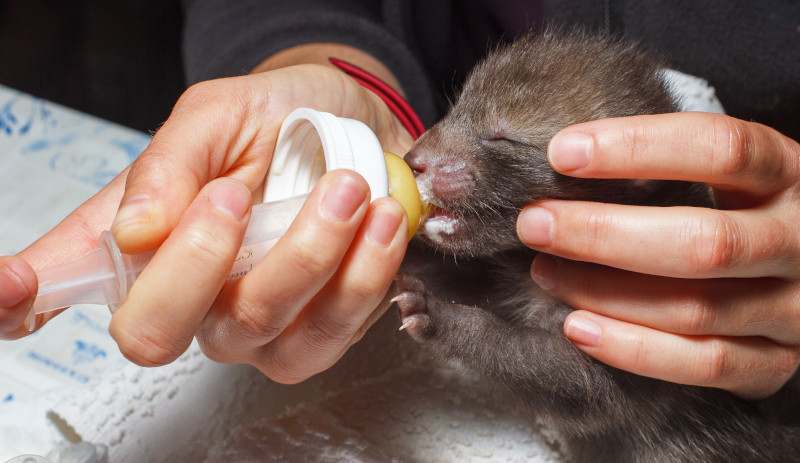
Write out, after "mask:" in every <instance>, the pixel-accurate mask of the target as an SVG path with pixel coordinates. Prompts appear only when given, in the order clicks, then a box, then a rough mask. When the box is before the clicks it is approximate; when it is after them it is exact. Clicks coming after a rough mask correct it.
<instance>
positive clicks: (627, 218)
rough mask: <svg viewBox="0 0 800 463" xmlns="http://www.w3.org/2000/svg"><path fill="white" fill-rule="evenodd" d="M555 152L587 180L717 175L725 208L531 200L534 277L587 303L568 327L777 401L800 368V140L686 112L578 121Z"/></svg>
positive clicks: (635, 357) (649, 365)
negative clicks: (799, 225)
mask: <svg viewBox="0 0 800 463" xmlns="http://www.w3.org/2000/svg"><path fill="white" fill-rule="evenodd" d="M548 158H549V161H550V164H551V165H552V166H553V168H554V169H555V170H557V171H558V172H561V173H563V174H566V175H571V176H576V177H587V178H642V179H673V180H689V181H697V182H704V183H706V184H708V185H710V186H711V187H713V191H714V195H715V199H716V201H717V206H718V208H719V210H712V209H703V208H689V207H673V208H650V207H635V206H620V205H613V204H599V203H590V202H578V201H574V202H573V201H555V200H546V201H542V202H539V203H537V204H534V205H532V206H530V207H528V208H526V209H525V210H524V211H523V212H522V213H521V214H520V217H519V220H518V223H517V230H518V235H519V237H520V239H521V240H522V241H523V242H524V243H525V244H527V245H528V246H530V247H532V248H534V249H536V250H539V251H541V252H542V253H540V254H539V255H538V256H537V257H536V259H535V260H534V263H533V265H532V267H531V274H532V277H533V279H534V280H535V281H536V282H537V283H538V284H539V285H540V286H541V287H542V288H544V289H545V290H547V291H548V292H549V293H551V294H552V295H554V296H555V297H557V298H559V299H562V300H564V301H565V302H567V303H569V304H570V305H572V306H573V307H575V308H576V309H578V310H576V311H575V312H573V313H572V314H570V316H569V317H568V318H567V320H566V323H565V327H564V331H565V334H566V336H567V337H568V338H569V339H570V340H571V341H572V342H573V343H574V344H575V345H576V346H577V347H578V348H580V349H581V350H583V351H584V352H586V353H587V354H589V355H591V356H593V357H595V358H597V359H598V360H600V361H603V362H605V363H608V364H610V365H612V366H614V367H617V368H620V369H623V370H628V371H631V372H633V373H637V374H640V375H644V376H650V377H654V378H658V379H663V380H667V381H672V382H677V383H683V384H690V385H700V386H710V387H717V388H722V389H726V390H728V391H731V392H732V393H734V394H737V395H739V396H741V397H744V398H752V399H758V398H764V397H767V396H769V395H771V394H772V393H774V392H776V391H777V390H778V389H779V388H781V387H782V386H783V385H784V384H785V383H786V382H787V381H788V380H789V379H790V378H791V377H792V375H794V373H795V371H796V370H797V367H798V362H799V361H800V348H799V347H798V346H799V345H800V233H798V224H799V223H800V145H798V143H796V142H795V141H793V140H791V139H789V138H787V137H785V136H783V135H781V134H780V133H778V132H776V131H774V130H772V129H770V128H768V127H765V126H762V125H759V124H756V123H749V122H744V121H741V120H737V119H733V118H730V117H727V116H722V115H712V114H702V113H680V114H668V115H658V116H639V117H630V118H620V119H607V120H601V121H595V122H589V123H585V124H579V125H575V126H572V127H568V128H566V129H564V130H562V131H561V132H559V133H558V134H557V135H556V136H555V137H554V138H553V140H552V141H551V143H550V146H549V150H548ZM545 253H546V254H545ZM554 256H559V257H554ZM598 264H602V265H603V266H601V265H598Z"/></svg>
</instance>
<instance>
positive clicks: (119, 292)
mask: <svg viewBox="0 0 800 463" xmlns="http://www.w3.org/2000/svg"><path fill="white" fill-rule="evenodd" d="M306 197H307V195H302V196H296V197H293V198H289V199H284V200H281V201H274V202H270V203H263V204H258V205H255V206H253V211H252V213H251V215H250V223H249V224H248V226H247V231H246V232H245V235H244V241H242V247H241V248H240V249H239V253H238V254H237V257H236V260H235V261H234V263H233V267H232V268H231V270H230V272H229V273H228V279H229V280H233V279H236V278H241V277H243V276H245V275H247V273H248V272H250V270H252V268H253V265H255V263H257V262H258V261H260V260H261V259H262V258H263V257H264V256H265V255H266V254H267V251H269V250H270V249H272V247H273V246H274V245H275V243H276V242H277V241H278V238H280V237H281V236H282V235H283V234H284V233H286V230H287V229H288V228H289V225H290V224H291V223H292V220H293V219H294V218H295V216H297V213H298V212H299V211H300V208H301V207H302V206H303V202H304V201H305V199H306ZM98 244H99V246H98V247H97V248H95V249H93V250H91V251H89V252H88V253H86V254H84V255H82V256H80V257H78V258H77V259H74V260H71V261H69V262H66V263H63V264H60V265H56V266H53V267H49V268H45V269H43V270H39V271H38V272H37V275H38V277H39V293H38V295H37V296H36V301H34V303H33V310H34V312H35V313H43V312H49V311H51V310H56V309H61V308H64V307H69V306H71V305H75V304H102V305H108V306H110V307H111V309H112V310H116V308H117V307H119V306H120V305H121V304H122V302H124V301H125V298H126V297H127V295H128V290H129V289H130V287H131V286H132V285H133V282H134V281H136V278H137V277H138V276H139V274H140V273H141V272H142V270H144V268H145V266H146V265H147V263H148V262H150V259H151V258H152V257H153V255H154V254H155V251H148V252H143V253H141V254H123V253H121V252H120V250H119V248H118V247H117V243H116V242H115V241H114V236H113V235H112V234H111V232H108V231H105V232H103V233H102V234H101V235H100V242H99V243H98Z"/></svg>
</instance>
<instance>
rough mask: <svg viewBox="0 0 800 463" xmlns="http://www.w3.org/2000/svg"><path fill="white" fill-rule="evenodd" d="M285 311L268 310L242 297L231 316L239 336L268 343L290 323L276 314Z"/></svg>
mask: <svg viewBox="0 0 800 463" xmlns="http://www.w3.org/2000/svg"><path fill="white" fill-rule="evenodd" d="M283 312H285V311H282V310H267V309H266V308H264V307H262V306H261V305H256V304H253V303H251V302H249V301H247V300H245V299H242V300H240V301H239V302H238V304H237V307H236V310H234V311H233V313H232V315H231V317H232V323H233V325H234V326H235V328H234V329H235V330H236V331H237V334H238V335H239V336H241V337H243V338H244V339H250V340H257V341H259V342H264V343H266V342H270V341H272V340H273V339H275V338H277V337H278V336H279V335H280V334H281V333H282V332H283V330H284V329H285V327H286V326H287V325H288V321H287V320H284V319H283V318H282V317H280V316H276V314H278V313H283Z"/></svg>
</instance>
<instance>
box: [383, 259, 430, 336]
mask: <svg viewBox="0 0 800 463" xmlns="http://www.w3.org/2000/svg"><path fill="white" fill-rule="evenodd" d="M395 282H396V283H397V291H398V295H397V296H395V297H394V298H393V299H392V302H394V303H396V304H397V308H398V309H399V312H400V322H401V323H402V324H401V326H400V330H405V331H406V332H408V334H410V335H411V337H412V338H414V339H416V340H417V341H420V342H424V341H426V340H429V339H430V338H432V337H433V336H434V335H435V334H436V328H435V325H434V323H433V319H432V318H431V311H430V308H429V298H430V294H429V293H428V291H427V289H426V288H425V284H424V283H423V282H422V281H421V280H420V279H419V278H416V277H414V276H411V275H409V274H407V273H402V274H400V275H398V276H397V277H396V278H395Z"/></svg>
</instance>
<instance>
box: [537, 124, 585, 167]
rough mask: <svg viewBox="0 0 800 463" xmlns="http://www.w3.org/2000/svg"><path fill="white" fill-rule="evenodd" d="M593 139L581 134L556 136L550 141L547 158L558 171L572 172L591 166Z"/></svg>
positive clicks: (573, 133) (571, 133)
mask: <svg viewBox="0 0 800 463" xmlns="http://www.w3.org/2000/svg"><path fill="white" fill-rule="evenodd" d="M593 144H594V143H593V140H592V137H591V136H589V135H587V134H585V133H580V132H569V133H565V134H563V135H556V136H555V137H553V139H552V140H550V146H549V148H548V149H547V157H548V159H549V161H550V165H552V166H553V168H554V169H555V170H557V171H561V172H563V171H571V170H576V169H580V168H581V167H586V166H587V165H588V164H589V157H590V156H591V152H592V147H593Z"/></svg>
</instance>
